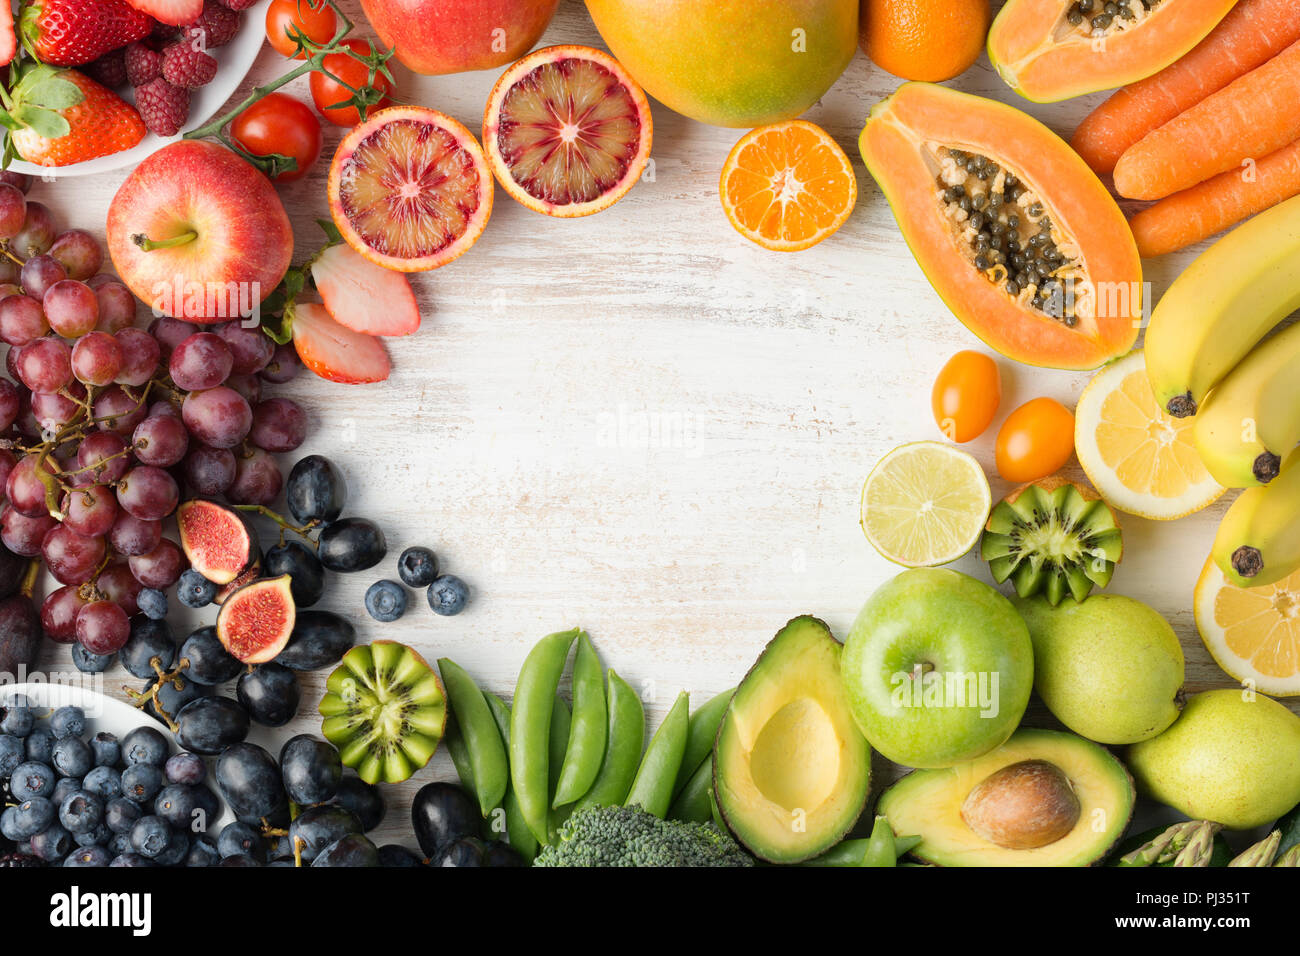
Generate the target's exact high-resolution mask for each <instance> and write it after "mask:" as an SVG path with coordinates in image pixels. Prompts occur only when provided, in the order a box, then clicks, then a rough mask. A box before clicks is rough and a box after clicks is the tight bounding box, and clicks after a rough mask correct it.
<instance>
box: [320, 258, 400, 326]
mask: <svg viewBox="0 0 1300 956" xmlns="http://www.w3.org/2000/svg"><path fill="white" fill-rule="evenodd" d="M311 277H312V281H313V282H315V283H316V290H317V291H318V292H320V294H321V298H322V299H324V300H325V308H327V309H329V312H330V315H332V316H333V317H334V320H335V321H336V322H338V323H339V324H340V325H345V326H347V327H348V328H349V329H351V330H352V331H353V332H364V333H365V334H366V335H410V334H411V333H412V332H414V331H415V330H416V329H418V328H419V327H420V306H419V305H418V304H417V303H416V301H415V293H414V292H412V291H411V283H410V281H409V280H408V279H407V278H406V276H405V275H404V274H403V273H401V272H394V271H393V270H392V269H385V268H384V267H383V266H380V265H375V263H373V262H371V261H370V260H368V259H366V258H364V257H363V256H362V255H361V254H360V253H359V252H357V251H356V250H355V249H353V248H352V247H351V246H349V245H347V244H346V243H342V242H340V243H338V244H337V245H333V246H330V247H329V248H327V249H326V250H325V251H324V252H322V253H321V254H320V255H319V256H317V258H316V261H315V262H313V263H312V266H311Z"/></svg>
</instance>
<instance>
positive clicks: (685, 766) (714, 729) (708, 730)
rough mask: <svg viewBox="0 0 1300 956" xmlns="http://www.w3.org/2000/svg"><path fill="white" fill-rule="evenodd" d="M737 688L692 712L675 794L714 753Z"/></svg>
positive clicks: (725, 692)
mask: <svg viewBox="0 0 1300 956" xmlns="http://www.w3.org/2000/svg"><path fill="white" fill-rule="evenodd" d="M735 693H736V688H734V687H732V688H731V689H730V690H724V691H723V692H722V693H721V694H719V695H718V696H716V697H714V698H713V699H712V700H710V701H708V703H706V704H703V705H702V706H700V707H699V708H697V709H696V711H695V713H693V714H691V724H690V731H689V732H688V733H687V735H686V750H685V752H683V754H682V769H681V770H680V771H679V772H678V774H677V782H676V783H674V784H673V796H674V797H676V796H678V795H679V794H681V792H682V791H683V790H684V789H686V785H687V784H688V783H689V782H690V781H691V779H692V777H694V775H695V772H696V771H697V770H699V769H700V764H701V763H703V762H704V759H705V758H706V757H708V756H710V755H711V754H712V753H713V741H714V740H716V739H717V736H718V728H719V727H720V726H722V718H723V717H724V716H725V715H726V713H727V705H728V704H730V703H731V698H732V695H734V694H735Z"/></svg>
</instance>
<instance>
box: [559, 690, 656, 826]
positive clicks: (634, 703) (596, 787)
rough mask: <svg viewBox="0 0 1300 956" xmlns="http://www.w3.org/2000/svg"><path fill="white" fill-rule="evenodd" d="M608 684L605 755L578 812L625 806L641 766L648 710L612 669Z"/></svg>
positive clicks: (575, 807)
mask: <svg viewBox="0 0 1300 956" xmlns="http://www.w3.org/2000/svg"><path fill="white" fill-rule="evenodd" d="M605 684H606V695H605V700H606V705H607V709H608V711H609V728H608V731H607V732H606V734H605V755H604V758H603V759H602V760H601V764H600V772H599V773H598V774H596V780H595V782H593V783H592V785H591V789H589V790H588V791H587V792H586V793H585V794H583V796H582V798H581V799H580V800H578V802H577V803H576V804H575V806H574V809H575V810H584V809H586V808H587V807H617V806H622V804H623V801H624V800H625V799H627V794H628V791H629V790H631V789H632V781H633V779H635V777H636V768H637V767H638V766H640V764H641V748H642V747H643V746H644V745H645V708H644V707H642V706H641V698H640V697H638V696H637V693H636V691H634V690H633V689H632V688H631V687H630V686H629V685H628V683H627V681H625V680H623V678H621V677H619V676H618V674H616V673H614V671H613V669H610V670H609V671H607V672H606V673H605Z"/></svg>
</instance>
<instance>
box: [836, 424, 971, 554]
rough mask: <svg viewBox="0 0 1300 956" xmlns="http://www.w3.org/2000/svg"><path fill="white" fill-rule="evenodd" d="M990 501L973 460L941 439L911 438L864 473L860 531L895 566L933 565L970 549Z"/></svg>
mask: <svg viewBox="0 0 1300 956" xmlns="http://www.w3.org/2000/svg"><path fill="white" fill-rule="evenodd" d="M992 503H993V502H992V498H991V495H990V493H989V483H988V479H987V478H986V477H985V476H984V469H982V468H981V467H980V465H979V462H977V461H976V460H975V459H974V458H972V457H971V456H970V455H968V454H966V453H965V452H964V451H958V450H957V449H955V448H953V447H952V446H951V445H945V444H943V443H942V442H933V441H919V442H912V443H911V444H908V445H902V446H900V447H898V448H895V449H894V450H893V451H891V452H890V453H889V454H888V455H886V456H885V457H884V458H882V459H880V461H879V462H878V463H877V464H876V467H875V468H873V469H872V470H871V474H870V475H868V476H867V481H866V484H865V485H863V487H862V530H863V531H864V532H865V533H866V535H867V540H868V541H870V542H871V545H872V547H874V548H875V549H876V550H877V551H879V552H880V554H881V555H882V556H883V557H885V558H888V559H889V560H890V561H893V562H894V563H895V564H901V565H904V566H905V567H909V568H917V567H934V566H935V565H940V564H947V563H949V562H950V561H956V560H957V559H958V558H960V557H961V556H962V555H963V554H965V553H966V552H967V551H969V550H970V549H971V548H972V547H974V545H975V543H976V542H977V541H979V539H980V535H981V534H982V533H983V531H984V522H985V521H987V520H988V516H989V508H990V507H991V506H992Z"/></svg>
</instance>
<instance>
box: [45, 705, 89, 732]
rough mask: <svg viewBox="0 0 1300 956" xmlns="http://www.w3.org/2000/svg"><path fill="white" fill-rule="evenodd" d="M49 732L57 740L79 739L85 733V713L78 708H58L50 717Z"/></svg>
mask: <svg viewBox="0 0 1300 956" xmlns="http://www.w3.org/2000/svg"><path fill="white" fill-rule="evenodd" d="M50 730H52V731H54V736H55V737H59V738H63V737H80V736H81V735H82V734H84V733H85V732H86V712H85V711H84V710H82V709H81V708H80V707H60V708H59V709H58V710H56V711H55V712H54V713H53V714H51V715H50Z"/></svg>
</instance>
